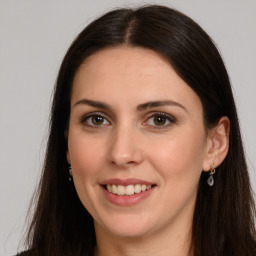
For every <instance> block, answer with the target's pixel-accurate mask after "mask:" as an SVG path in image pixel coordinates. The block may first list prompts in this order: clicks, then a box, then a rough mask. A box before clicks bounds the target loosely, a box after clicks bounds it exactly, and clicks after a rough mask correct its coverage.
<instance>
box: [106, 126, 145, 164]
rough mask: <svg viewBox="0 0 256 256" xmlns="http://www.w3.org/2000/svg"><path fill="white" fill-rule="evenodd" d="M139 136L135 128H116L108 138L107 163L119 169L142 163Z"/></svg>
mask: <svg viewBox="0 0 256 256" xmlns="http://www.w3.org/2000/svg"><path fill="white" fill-rule="evenodd" d="M140 136H142V135H141V134H139V132H138V131H135V128H129V127H119V128H116V129H115V131H113V134H112V136H111V138H110V140H111V141H110V146H109V152H108V155H109V156H108V158H109V162H110V163H111V164H112V165H115V166H117V167H120V168H129V167H131V166H136V165H139V164H140V163H141V162H142V161H143V150H142V145H141V144H140V139H141V138H140Z"/></svg>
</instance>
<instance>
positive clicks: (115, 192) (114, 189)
mask: <svg viewBox="0 0 256 256" xmlns="http://www.w3.org/2000/svg"><path fill="white" fill-rule="evenodd" d="M110 186H111V185H110ZM111 192H112V193H113V194H117V186H116V185H112V189H111Z"/></svg>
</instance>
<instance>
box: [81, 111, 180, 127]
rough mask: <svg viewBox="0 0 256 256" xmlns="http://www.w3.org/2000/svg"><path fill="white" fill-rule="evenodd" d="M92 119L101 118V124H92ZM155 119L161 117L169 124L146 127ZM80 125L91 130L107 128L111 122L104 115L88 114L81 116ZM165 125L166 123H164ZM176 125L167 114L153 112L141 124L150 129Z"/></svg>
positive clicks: (98, 113) (173, 119) (100, 113)
mask: <svg viewBox="0 0 256 256" xmlns="http://www.w3.org/2000/svg"><path fill="white" fill-rule="evenodd" d="M93 117H99V118H102V119H103V123H102V124H99V125H96V124H92V122H93V121H92V118H93ZM156 117H163V118H165V120H166V121H167V122H169V123H168V124H164V125H159V126H158V125H153V124H152V125H147V124H146V123H147V122H148V121H149V120H150V119H153V122H154V118H156ZM90 118H91V120H90V123H91V124H89V122H88V120H89V119H90ZM106 121H107V124H104V122H106ZM81 123H82V124H84V125H85V126H87V127H91V128H101V127H102V126H107V125H109V124H111V122H110V121H109V120H108V118H107V117H106V115H105V114H104V113H102V112H93V113H89V114H87V115H85V116H83V117H82V118H81ZM165 123H166V122H165ZM174 123H176V119H175V118H174V117H173V116H171V115H169V114H166V113H164V112H154V113H150V115H149V116H148V118H147V119H146V121H144V122H143V123H142V124H143V125H147V126H149V127H152V128H153V129H164V128H167V127H169V126H170V125H172V124H174Z"/></svg>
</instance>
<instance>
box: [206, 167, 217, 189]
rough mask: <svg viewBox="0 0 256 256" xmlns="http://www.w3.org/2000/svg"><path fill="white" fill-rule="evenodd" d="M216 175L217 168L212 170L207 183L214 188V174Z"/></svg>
mask: <svg viewBox="0 0 256 256" xmlns="http://www.w3.org/2000/svg"><path fill="white" fill-rule="evenodd" d="M214 173H215V168H213V167H212V168H211V172H210V174H209V178H208V179H207V183H208V185H209V186H210V187H212V186H213V185H214V178H213V174H214Z"/></svg>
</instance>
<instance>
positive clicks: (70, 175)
mask: <svg viewBox="0 0 256 256" xmlns="http://www.w3.org/2000/svg"><path fill="white" fill-rule="evenodd" d="M68 172H69V177H68V179H69V181H72V167H71V166H69V168H68Z"/></svg>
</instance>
